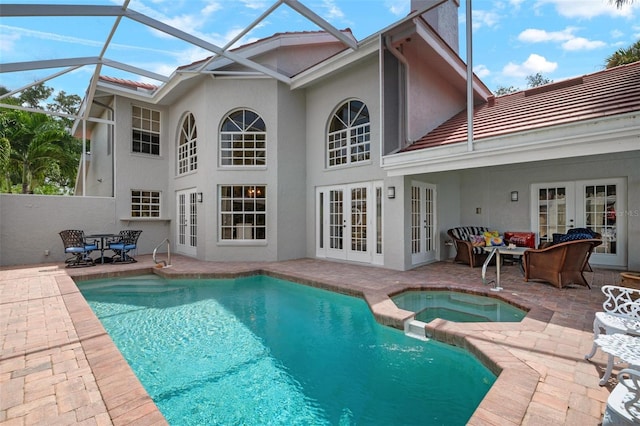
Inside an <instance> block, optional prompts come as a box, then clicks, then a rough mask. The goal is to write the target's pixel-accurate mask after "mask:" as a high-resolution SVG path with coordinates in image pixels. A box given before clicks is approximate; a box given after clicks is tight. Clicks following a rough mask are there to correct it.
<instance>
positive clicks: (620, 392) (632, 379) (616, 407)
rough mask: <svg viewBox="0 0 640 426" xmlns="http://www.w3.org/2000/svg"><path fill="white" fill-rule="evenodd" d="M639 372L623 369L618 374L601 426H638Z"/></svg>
mask: <svg viewBox="0 0 640 426" xmlns="http://www.w3.org/2000/svg"><path fill="white" fill-rule="evenodd" d="M639 398H640V371H638V370H636V369H632V368H625V369H624V370H621V371H620V372H619V373H618V384H617V385H616V387H615V388H613V391H612V392H611V395H609V398H608V399H607V408H606V409H605V412H604V417H603V418H602V426H614V425H616V426H617V425H637V424H640V401H638V399H639Z"/></svg>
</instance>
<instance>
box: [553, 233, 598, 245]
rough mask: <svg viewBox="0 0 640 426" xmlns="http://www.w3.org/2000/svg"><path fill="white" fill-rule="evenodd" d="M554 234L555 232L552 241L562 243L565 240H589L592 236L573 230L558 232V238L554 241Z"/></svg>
mask: <svg viewBox="0 0 640 426" xmlns="http://www.w3.org/2000/svg"><path fill="white" fill-rule="evenodd" d="M555 235H556V234H554V238H553V242H554V243H564V242H567V241H576V240H589V239H591V238H593V236H592V235H591V234H583V233H578V232H574V233H570V234H558V238H557V240H558V241H556V237H555Z"/></svg>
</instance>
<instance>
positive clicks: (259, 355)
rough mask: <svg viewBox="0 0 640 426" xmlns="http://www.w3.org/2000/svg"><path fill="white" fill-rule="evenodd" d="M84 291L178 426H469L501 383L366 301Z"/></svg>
mask: <svg viewBox="0 0 640 426" xmlns="http://www.w3.org/2000/svg"><path fill="white" fill-rule="evenodd" d="M78 286H79V288H80V290H81V291H82V293H83V295H84V297H85V298H86V299H87V301H88V302H89V305H90V306H91V307H92V309H93V310H94V311H95V312H96V314H97V316H98V317H99V318H100V320H101V321H102V323H103V325H104V326H105V329H106V330H107V331H108V333H109V334H110V335H111V337H112V339H113V340H114V342H115V343H116V345H117V346H118V348H119V349H120V351H121V352H122V354H123V355H124V357H125V359H126V360H127V361H128V362H129V364H130V365H131V367H132V369H133V371H134V372H135V373H136V375H137V376H138V378H139V379H140V381H141V382H142V384H143V386H144V387H145V389H146V390H147V392H148V393H149V395H150V396H151V398H152V399H153V400H154V401H155V403H156V404H157V406H158V408H159V409H160V411H161V412H162V413H163V415H164V416H165V418H166V419H167V421H168V422H169V423H170V424H176V425H177V424H179V425H188V424H194V425H195V424H198V425H202V424H209V425H210V424H222V425H228V424H243V425H263V424H283V425H295V424H300V425H309V424H314V425H323V424H327V425H329V424H331V425H338V424H339V425H350V424H367V425H389V424H404V425H410V424H429V425H464V424H466V422H467V420H468V419H469V418H470V417H471V415H472V414H473V412H474V410H475V408H476V407H477V406H478V404H479V403H480V401H481V400H482V398H483V397H484V395H485V394H486V392H487V391H488V390H489V388H490V387H491V386H492V384H493V383H494V382H495V379H496V378H495V375H493V374H492V373H491V372H490V371H489V370H488V369H487V368H486V367H484V366H483V365H482V364H481V363H480V362H479V361H478V360H477V359H476V358H474V357H472V356H471V355H470V354H468V353H467V352H465V351H463V350H461V349H459V348H456V347H451V346H447V345H444V344H442V343H439V342H436V341H426V342H423V341H419V340H416V339H411V338H409V337H406V336H405V335H404V334H403V333H402V332H401V331H399V330H396V329H392V328H389V327H385V326H382V325H380V324H378V323H376V322H375V320H374V319H373V315H371V312H370V311H369V308H368V306H367V304H366V303H365V302H364V301H363V300H361V299H359V298H355V297H350V296H345V295H341V294H337V293H332V292H329V291H324V290H320V289H316V288H312V287H307V286H303V285H299V284H294V283H290V282H287V281H284V280H279V279H275V278H271V277H266V276H256V277H246V278H238V279H231V280H169V281H166V280H163V279H159V278H157V277H155V276H144V277H135V278H119V279H110V280H96V281H86V282H81V283H79V284H78Z"/></svg>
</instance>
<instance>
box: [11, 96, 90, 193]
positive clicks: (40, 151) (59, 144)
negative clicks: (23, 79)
mask: <svg viewBox="0 0 640 426" xmlns="http://www.w3.org/2000/svg"><path fill="white" fill-rule="evenodd" d="M0 93H8V90H7V89H6V88H4V87H2V86H0ZM52 93H53V89H52V88H49V87H46V86H44V85H42V84H39V85H36V86H34V87H31V88H28V89H25V90H24V91H22V93H21V94H20V95H19V96H15V97H10V98H5V99H3V100H2V102H3V103H5V104H13V105H21V106H25V107H31V108H42V106H43V104H44V102H45V101H46V100H47V99H48V98H49V97H50V96H51V95H52ZM53 101H54V103H53V104H49V105H48V108H49V109H50V110H52V111H59V112H64V113H68V114H73V113H75V111H76V110H77V108H78V106H79V104H80V98H79V97H78V96H77V95H70V96H67V95H66V94H65V93H64V92H60V93H58V94H57V95H56V97H55V98H54V99H53ZM71 124H72V121H71V120H70V119H68V118H60V117H54V116H50V115H46V114H42V113H32V112H27V111H21V110H14V109H4V108H0V190H2V191H5V190H6V191H9V192H11V190H12V188H13V187H14V186H15V185H19V189H18V191H19V192H22V193H30V192H33V193H48V194H52V193H53V194H55V193H57V194H60V193H68V192H69V188H71V187H72V185H73V182H74V180H75V177H76V173H77V166H78V163H79V161H80V156H81V151H82V145H81V144H80V142H79V141H78V140H77V139H75V138H73V137H72V136H71V134H70V133H69V128H70V127H71Z"/></svg>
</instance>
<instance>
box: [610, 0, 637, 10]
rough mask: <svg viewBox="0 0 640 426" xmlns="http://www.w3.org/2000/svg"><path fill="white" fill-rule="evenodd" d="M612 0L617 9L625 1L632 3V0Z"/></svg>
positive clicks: (625, 2)
mask: <svg viewBox="0 0 640 426" xmlns="http://www.w3.org/2000/svg"><path fill="white" fill-rule="evenodd" d="M613 1H614V3H615V4H616V7H617V8H618V9H620V8H621V7H622V6H624V5H625V4H627V3H633V0H613Z"/></svg>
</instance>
